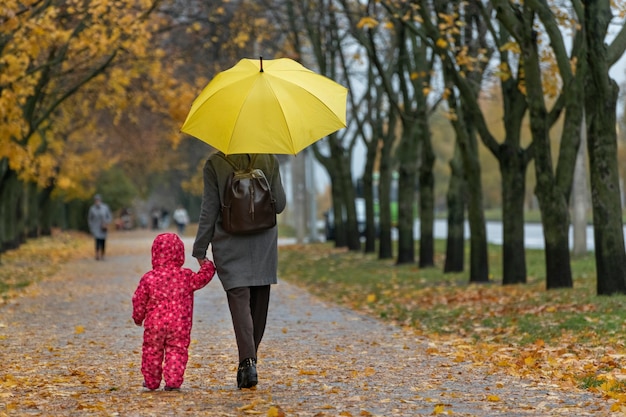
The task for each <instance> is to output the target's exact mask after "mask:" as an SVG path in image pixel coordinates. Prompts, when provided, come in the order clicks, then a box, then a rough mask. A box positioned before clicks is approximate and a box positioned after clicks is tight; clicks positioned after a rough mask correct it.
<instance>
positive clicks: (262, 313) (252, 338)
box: [192, 153, 286, 388]
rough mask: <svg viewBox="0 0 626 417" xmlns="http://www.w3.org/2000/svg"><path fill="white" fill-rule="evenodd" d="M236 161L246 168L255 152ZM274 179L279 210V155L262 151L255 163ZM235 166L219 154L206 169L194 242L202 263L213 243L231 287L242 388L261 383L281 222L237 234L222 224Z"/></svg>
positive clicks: (281, 196)
mask: <svg viewBox="0 0 626 417" xmlns="http://www.w3.org/2000/svg"><path fill="white" fill-rule="evenodd" d="M228 158H230V159H231V161H233V162H234V163H235V164H236V165H237V166H240V167H246V166H248V163H249V161H250V160H251V159H252V155H249V154H240V155H228ZM254 167H255V168H259V169H261V170H262V171H263V172H264V174H265V176H266V178H267V179H268V181H269V183H270V187H271V190H272V194H273V197H274V199H275V208H276V213H281V212H282V211H283V210H284V208H285V205H286V197H285V191H284V189H283V184H282V181H281V176H280V167H279V163H278V159H277V158H276V156H274V155H267V154H258V155H257V157H256V161H255V164H254ZM232 173H233V167H232V166H231V165H230V164H229V163H228V161H226V160H224V158H223V154H222V155H221V156H220V155H218V154H217V153H214V154H212V155H210V156H209V158H208V159H207V161H206V163H205V165H204V171H203V178H204V191H203V196H202V207H201V210H200V220H199V224H198V231H197V234H196V239H195V242H194V245H193V253H192V255H193V257H194V258H197V259H198V262H199V263H200V265H202V264H203V263H204V262H207V261H208V258H207V250H208V248H209V245H211V249H212V254H213V261H214V262H215V267H216V269H217V276H218V277H219V279H220V281H221V282H222V286H223V287H224V290H225V291H226V296H227V299H228V306H229V308H230V313H231V317H232V321H233V328H234V332H235V339H236V341H237V348H238V354H239V355H238V356H239V366H238V369H237V387H238V388H251V387H253V386H255V385H256V384H257V383H258V374H257V369H256V364H257V351H258V349H259V344H260V343H261V339H262V338H263V333H264V332H265V325H266V322H267V313H268V308H269V299H270V288H271V285H272V284H276V283H277V281H278V280H277V268H278V247H277V246H278V227H277V226H274V227H273V228H271V229H266V230H263V231H261V232H258V233H255V234H250V235H232V234H229V233H227V232H226V231H224V229H223V228H222V225H221V220H222V218H221V206H222V198H223V196H224V188H225V185H226V182H227V180H228V178H229V176H230V175H231V174H232Z"/></svg>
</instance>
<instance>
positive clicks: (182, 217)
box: [172, 206, 189, 236]
mask: <svg viewBox="0 0 626 417" xmlns="http://www.w3.org/2000/svg"><path fill="white" fill-rule="evenodd" d="M172 217H173V218H174V223H176V228H177V229H178V235H179V236H182V235H184V234H185V228H186V227H187V224H189V214H187V210H185V208H184V207H183V206H178V207H177V208H176V210H174V214H173V215H172Z"/></svg>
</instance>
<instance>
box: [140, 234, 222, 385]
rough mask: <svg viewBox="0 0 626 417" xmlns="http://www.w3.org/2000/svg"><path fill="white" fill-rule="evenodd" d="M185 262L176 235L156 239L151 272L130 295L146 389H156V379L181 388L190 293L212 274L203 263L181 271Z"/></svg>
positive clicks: (210, 265)
mask: <svg viewBox="0 0 626 417" xmlns="http://www.w3.org/2000/svg"><path fill="white" fill-rule="evenodd" d="M184 262H185V247H184V245H183V242H182V240H180V238H179V237H178V235H176V234H174V233H163V234H160V235H158V236H157V237H156V238H155V239H154V243H153V244H152V270H151V271H149V272H147V273H146V274H144V275H143V276H142V277H141V280H140V281H139V286H138V287H137V289H136V290H135V293H134V294H133V320H134V321H135V324H137V325H138V326H140V325H141V323H142V322H143V324H144V334H143V355H142V358H141V373H142V374H143V376H144V384H145V386H146V387H147V388H149V389H157V388H159V386H160V385H161V376H163V379H165V386H166V387H168V388H180V386H181V384H182V383H183V375H184V373H185V368H186V367H187V358H188V348H189V343H190V338H191V325H192V318H193V297H194V291H196V290H199V289H200V288H202V287H204V286H205V285H207V284H208V283H209V282H210V281H211V279H212V278H213V275H215V265H214V264H213V262H210V261H209V262H205V263H204V264H203V265H202V267H201V268H200V271H198V272H197V273H195V272H193V271H192V270H191V269H188V268H183V264H184ZM144 320H145V321H144ZM164 358H165V360H164Z"/></svg>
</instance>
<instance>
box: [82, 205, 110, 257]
mask: <svg viewBox="0 0 626 417" xmlns="http://www.w3.org/2000/svg"><path fill="white" fill-rule="evenodd" d="M93 201H94V202H93V205H92V206H91V207H90V208H89V214H88V215H87V223H88V224H89V231H90V232H91V234H92V236H93V237H94V239H95V249H96V260H101V259H104V250H105V245H106V239H107V231H108V229H109V225H110V224H111V222H112V221H113V216H112V215H111V210H110V209H109V206H108V205H106V204H105V203H103V202H102V197H101V196H100V194H96V195H95V196H94V198H93Z"/></svg>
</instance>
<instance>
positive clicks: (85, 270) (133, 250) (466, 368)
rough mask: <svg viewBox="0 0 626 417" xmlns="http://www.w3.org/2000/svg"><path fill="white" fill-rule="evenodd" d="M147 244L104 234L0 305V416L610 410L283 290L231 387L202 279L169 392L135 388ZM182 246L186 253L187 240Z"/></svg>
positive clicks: (221, 326) (217, 301)
mask: <svg viewBox="0 0 626 417" xmlns="http://www.w3.org/2000/svg"><path fill="white" fill-rule="evenodd" d="M154 236H155V233H154V232H149V231H143V232H126V233H114V234H112V236H111V237H110V238H109V240H108V242H107V245H108V257H107V259H106V260H105V261H102V262H100V261H95V260H93V259H82V260H78V261H73V262H70V263H68V264H66V265H64V266H63V267H62V269H61V271H60V272H59V273H58V274H56V275H55V276H52V277H49V279H46V280H45V281H43V282H40V283H38V284H35V285H33V286H31V287H29V288H28V289H26V290H25V292H24V294H23V295H22V296H20V297H18V298H15V299H13V300H11V301H10V302H9V303H8V304H7V305H5V306H4V307H2V308H0V364H1V365H0V416H6V415H8V416H86V415H87V416H92V415H93V416H182V415H189V416H204V415H206V416H246V415H263V416H281V415H285V416H421V415H424V416H427V415H436V414H439V415H448V414H451V415H455V416H497V415H502V416H558V415H568V416H589V415H594V416H608V415H611V413H610V411H609V409H610V404H609V403H607V402H606V401H605V400H603V399H602V398H600V397H597V396H594V395H593V394H591V393H588V392H586V391H584V390H579V389H575V388H574V389H567V390H565V389H563V388H560V387H559V386H557V385H553V384H551V383H550V381H545V382H536V381H529V380H524V379H520V378H515V377H512V376H507V375H504V374H502V375H499V374H489V373H487V372H486V371H485V369H487V368H486V367H485V368H481V367H480V366H476V365H475V364H470V363H469V362H463V361H461V360H458V359H457V360H455V357H454V355H453V354H452V353H451V354H450V355H449V356H446V355H445V351H446V349H447V347H446V346H445V345H437V346H435V345H432V344H430V343H429V341H428V340H427V339H425V338H423V337H417V336H415V335H413V334H411V333H410V332H408V331H406V330H403V329H400V328H397V327H394V326H391V325H389V324H384V323H381V322H378V321H376V320H373V319H371V318H367V317H364V316H361V315H358V314H356V313H354V312H351V311H348V310H344V309H341V308H337V307H335V306H332V305H328V304H325V303H323V302H321V301H319V300H317V299H315V298H313V297H311V296H310V295H308V294H306V293H304V292H303V290H301V289H299V288H297V287H294V286H292V285H289V284H287V283H285V282H284V281H281V283H280V284H279V285H277V286H275V287H274V288H273V292H272V301H271V306H270V317H269V322H268V327H267V331H266V336H265V339H264V342H263V344H262V345H261V349H260V352H259V364H258V370H259V385H258V387H257V388H256V389H253V390H238V389H237V388H236V384H235V373H236V359H237V358H236V347H235V343H234V335H233V333H232V328H231V323H230V316H229V314H228V308H227V305H226V298H225V295H224V293H223V290H222V288H221V285H220V283H219V280H218V279H217V278H215V279H214V280H213V281H212V282H211V283H210V284H209V285H208V286H207V287H206V288H204V289H202V290H200V291H199V292H198V293H197V294H196V305H195V316H194V327H193V330H192V345H191V347H190V360H189V364H188V367H187V372H186V374H185V377H186V378H185V382H184V384H183V390H182V391H181V392H179V393H170V392H163V391H154V392H145V391H144V390H143V389H142V388H141V382H142V377H141V373H140V370H139V367H140V361H141V338H142V330H141V328H138V327H136V326H135V325H134V324H133V323H132V320H131V318H130V314H131V303H130V299H131V296H132V293H133V291H134V289H135V286H136V284H137V282H138V280H139V277H140V276H141V275H142V274H143V273H144V272H145V271H146V270H147V269H149V268H150V245H151V241H152V238H153V237H154ZM185 244H186V245H187V249H188V250H187V253H190V247H191V244H192V240H191V239H190V238H186V239H185ZM187 265H188V266H189V267H191V268H193V269H197V265H196V264H195V261H194V260H192V259H189V258H188V260H187ZM433 351H437V352H438V354H437V355H433V354H432V352H433ZM442 353H443V354H442Z"/></svg>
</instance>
